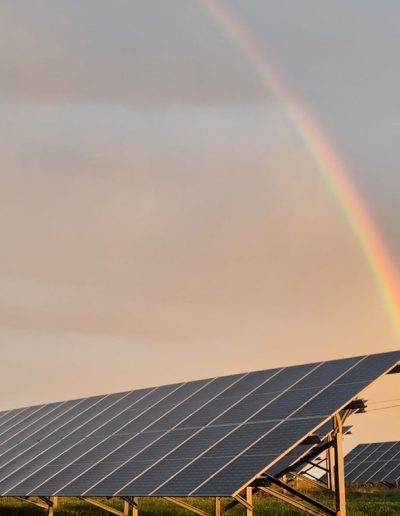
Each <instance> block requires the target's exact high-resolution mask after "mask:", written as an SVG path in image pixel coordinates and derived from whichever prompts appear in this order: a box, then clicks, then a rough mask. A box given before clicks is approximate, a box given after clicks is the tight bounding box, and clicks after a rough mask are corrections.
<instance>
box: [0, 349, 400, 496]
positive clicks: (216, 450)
mask: <svg viewBox="0 0 400 516" xmlns="http://www.w3.org/2000/svg"><path fill="white" fill-rule="evenodd" d="M399 361H400V352H391V353H382V354H377V355H367V356H361V357H352V358H346V359H341V360H333V361H328V362H317V363H312V364H304V365H298V366H291V367H283V368H279V369H270V370H265V371H257V372H251V373H244V374H237V375H231V376H224V377H217V378H211V379H206V380H197V381H192V382H187V383H178V384H174V385H166V386H161V387H154V388H148V389H140V390H135V391H130V392H124V393H118V394H110V395H105V396H95V397H91V398H84V399H79V400H73V401H65V402H60V403H50V404H47V405H39V406H35V407H28V408H24V409H17V410H11V411H8V412H4V413H1V414H0V496H23V497H27V496H46V497H47V496H231V495H232V494H233V493H235V492H238V491H239V490H240V489H242V488H243V486H246V485H247V484H249V483H250V482H252V480H253V479H255V478H256V477H257V476H259V475H260V474H261V473H262V472H263V471H265V470H267V469H268V468H271V467H272V466H273V464H275V463H276V462H277V461H279V460H280V459H281V458H282V457H283V456H284V455H286V454H288V453H290V452H291V450H293V449H294V448H295V447H296V446H297V445H298V444H299V443H300V442H301V441H303V439H304V438H305V437H306V436H307V435H309V434H311V433H314V432H315V431H316V430H317V429H318V428H319V427H321V426H322V425H324V424H325V423H326V422H327V421H328V420H329V418H331V416H332V414H334V413H336V412H338V411H339V410H341V409H342V408H343V407H345V406H346V404H348V403H349V402H350V401H351V400H352V399H353V398H355V397H356V396H357V395H358V394H359V393H360V392H361V391H362V390H363V389H365V388H366V387H367V386H368V385H369V384H370V383H372V382H373V381H374V380H375V379H377V378H378V377H379V376H381V375H383V374H385V373H386V372H388V371H389V370H391V369H392V368H393V367H394V366H395V365H396V364H397V363H398V362H399Z"/></svg>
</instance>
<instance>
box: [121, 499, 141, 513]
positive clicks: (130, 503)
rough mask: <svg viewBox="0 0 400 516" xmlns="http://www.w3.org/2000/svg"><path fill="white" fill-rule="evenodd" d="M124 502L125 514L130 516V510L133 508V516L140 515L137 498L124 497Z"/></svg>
mask: <svg viewBox="0 0 400 516" xmlns="http://www.w3.org/2000/svg"><path fill="white" fill-rule="evenodd" d="M122 500H123V501H124V514H127V515H128V516H129V510H130V508H132V512H131V514H132V516H138V514H139V505H138V499H137V497H136V496H132V497H128V496H123V497H122Z"/></svg>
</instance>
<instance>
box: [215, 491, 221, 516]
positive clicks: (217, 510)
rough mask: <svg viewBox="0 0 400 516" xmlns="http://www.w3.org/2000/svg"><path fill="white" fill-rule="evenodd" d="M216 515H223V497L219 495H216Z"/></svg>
mask: <svg viewBox="0 0 400 516" xmlns="http://www.w3.org/2000/svg"><path fill="white" fill-rule="evenodd" d="M214 516H221V498H220V497H219V496H216V497H215V501H214Z"/></svg>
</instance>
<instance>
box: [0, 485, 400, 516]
mask: <svg viewBox="0 0 400 516" xmlns="http://www.w3.org/2000/svg"><path fill="white" fill-rule="evenodd" d="M318 499H319V500H320V501H322V502H324V503H326V504H328V503H329V498H327V497H325V496H321V495H320V496H318ZM190 502H191V503H192V504H193V505H197V506H198V507H201V508H203V509H204V510H208V511H210V512H211V510H212V506H211V502H210V501H209V500H202V499H192V500H190ZM107 503H109V504H111V505H113V506H114V507H116V508H119V509H120V508H121V504H120V502H118V501H117V500H116V501H115V502H113V501H108V502H107ZM254 503H255V514H256V515H263V514H269V515H275V514H277V515H279V514H283V515H286V516H291V515H300V514H304V513H303V512H301V511H297V510H296V509H294V508H291V507H290V506H288V505H286V504H283V503H281V502H279V501H277V500H275V499H272V498H271V497H268V496H259V495H257V496H256V497H255V498H254ZM347 508H348V514H349V516H365V515H371V516H380V515H386V514H387V515H399V514H400V490H399V489H364V490H363V489H358V490H349V491H348V493H347ZM43 514H45V511H44V510H41V509H38V508H36V507H35V506H33V505H30V504H26V503H22V502H19V501H18V500H14V499H12V498H3V499H0V515H1V516H3V515H4V516H11V515H12V516H19V515H26V516H34V515H43ZM105 514H107V513H106V512H104V511H102V510H101V509H98V508H96V507H92V506H91V505H88V504H87V503H84V502H81V501H79V500H76V499H73V498H72V499H62V498H61V499H60V500H59V507H58V508H57V510H56V511H55V516H78V515H79V516H84V515H87V516H92V515H93V516H95V515H98V516H100V515H105ZM139 514H140V515H141V516H159V515H163V516H177V515H182V516H184V515H190V514H192V513H190V512H187V511H185V510H184V509H180V508H179V507H177V506H175V505H172V504H170V503H167V502H165V501H163V500H159V499H140V501H139ZM228 514H232V515H233V516H234V515H242V514H244V510H243V508H241V507H235V508H234V509H232V510H231V511H229V513H228Z"/></svg>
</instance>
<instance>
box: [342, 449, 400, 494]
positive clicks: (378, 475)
mask: <svg viewBox="0 0 400 516" xmlns="http://www.w3.org/2000/svg"><path fill="white" fill-rule="evenodd" d="M355 451H356V452H357V453H356V454H355V453H354V452H355ZM349 466H352V467H349ZM345 467H346V469H345V471H346V477H345V479H346V482H347V483H362V484H364V483H368V482H375V483H376V482H397V481H399V480H400V441H388V442H380V443H366V444H360V445H358V446H357V447H356V448H355V449H354V450H352V451H351V452H350V453H348V454H347V455H346V457H345Z"/></svg>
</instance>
